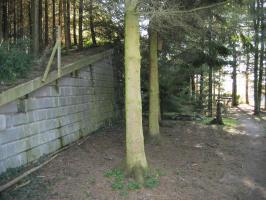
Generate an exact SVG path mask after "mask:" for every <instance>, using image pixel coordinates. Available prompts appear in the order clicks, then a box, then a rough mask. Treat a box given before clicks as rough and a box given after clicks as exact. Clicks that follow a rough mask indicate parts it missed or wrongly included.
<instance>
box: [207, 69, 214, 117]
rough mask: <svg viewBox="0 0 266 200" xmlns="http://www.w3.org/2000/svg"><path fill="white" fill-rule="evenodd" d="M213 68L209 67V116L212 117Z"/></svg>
mask: <svg viewBox="0 0 266 200" xmlns="http://www.w3.org/2000/svg"><path fill="white" fill-rule="evenodd" d="M212 71H213V69H212V66H211V65H210V66H209V84H208V89H209V91H208V116H209V117H212V82H213V81H212Z"/></svg>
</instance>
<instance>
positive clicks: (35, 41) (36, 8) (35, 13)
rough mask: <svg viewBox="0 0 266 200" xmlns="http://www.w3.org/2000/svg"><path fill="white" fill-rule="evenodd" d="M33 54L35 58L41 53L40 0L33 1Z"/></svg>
mask: <svg viewBox="0 0 266 200" xmlns="http://www.w3.org/2000/svg"><path fill="white" fill-rule="evenodd" d="M32 16H33V19H32V22H33V34H32V36H33V55H34V57H35V58H37V57H38V55H39V50H40V43H39V42H40V40H39V22H40V21H39V0H34V1H33V15H32Z"/></svg>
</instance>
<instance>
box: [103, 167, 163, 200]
mask: <svg viewBox="0 0 266 200" xmlns="http://www.w3.org/2000/svg"><path fill="white" fill-rule="evenodd" d="M104 176H105V177H107V178H109V179H110V180H111V182H110V183H111V188H112V189H113V190H116V191H120V195H121V196H127V195H128V192H130V191H136V190H140V189H142V188H148V189H153V188H155V187H158V186H159V184H160V179H159V178H160V176H164V173H162V172H161V171H160V170H154V171H149V172H146V173H145V175H144V184H143V185H141V184H139V183H137V182H136V181H135V180H133V179H131V178H127V177H126V176H125V174H124V172H123V171H122V170H120V169H112V170H109V171H107V172H105V173H104Z"/></svg>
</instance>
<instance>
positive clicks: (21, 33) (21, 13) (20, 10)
mask: <svg viewBox="0 0 266 200" xmlns="http://www.w3.org/2000/svg"><path fill="white" fill-rule="evenodd" d="M0 21H1V20H0ZM23 35H24V19H23V0H19V37H20V38H22V37H23Z"/></svg>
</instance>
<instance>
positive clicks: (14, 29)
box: [13, 0, 17, 42]
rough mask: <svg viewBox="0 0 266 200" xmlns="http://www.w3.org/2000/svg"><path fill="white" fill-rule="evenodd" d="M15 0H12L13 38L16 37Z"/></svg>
mask: <svg viewBox="0 0 266 200" xmlns="http://www.w3.org/2000/svg"><path fill="white" fill-rule="evenodd" d="M16 5H17V1H16V0H13V39H14V42H15V41H16V39H17V6H16Z"/></svg>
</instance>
